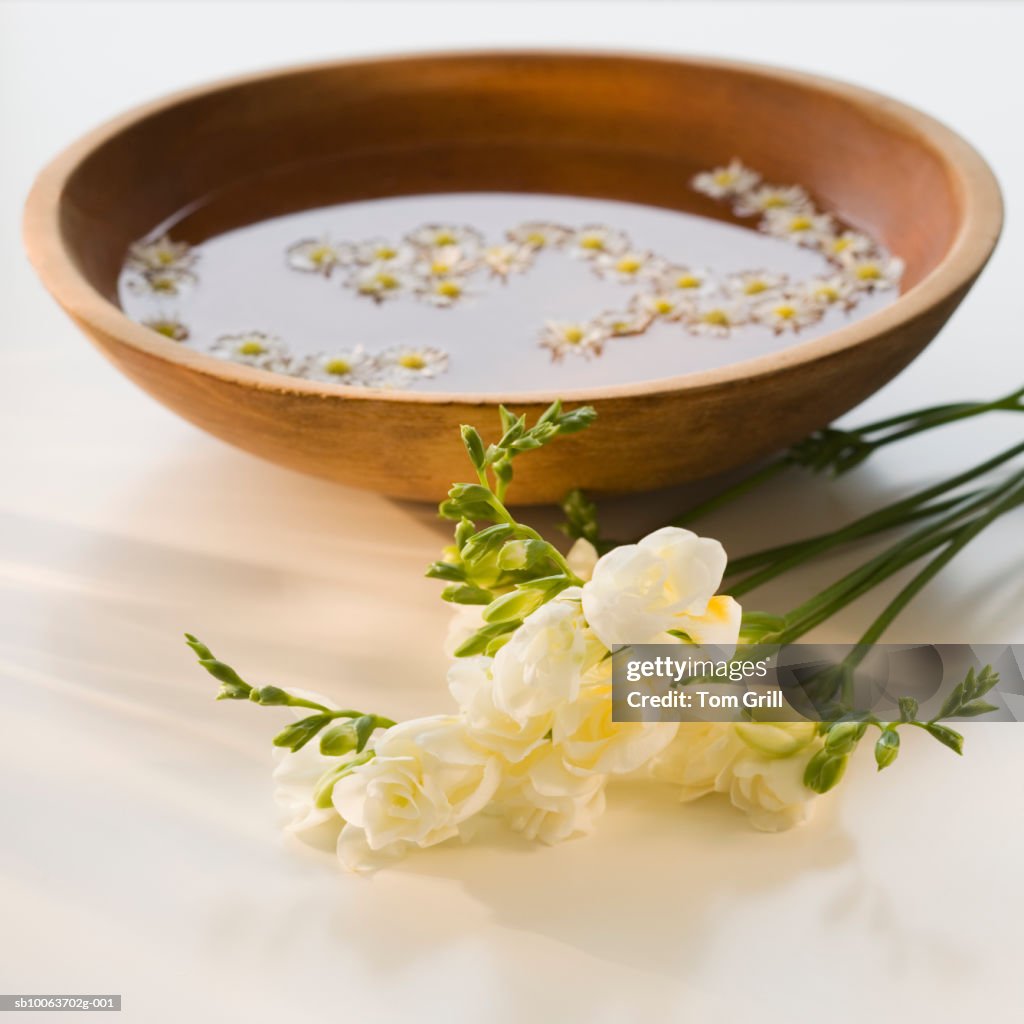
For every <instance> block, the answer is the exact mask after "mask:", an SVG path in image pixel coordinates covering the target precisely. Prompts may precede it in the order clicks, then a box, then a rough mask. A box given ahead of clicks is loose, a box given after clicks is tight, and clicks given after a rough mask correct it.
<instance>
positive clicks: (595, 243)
mask: <svg viewBox="0 0 1024 1024" xmlns="http://www.w3.org/2000/svg"><path fill="white" fill-rule="evenodd" d="M580 248H581V249H590V250H592V251H600V250H601V249H603V248H604V239H603V238H602V237H601V236H600V235H584V236H583V237H582V238H581V239H580Z"/></svg>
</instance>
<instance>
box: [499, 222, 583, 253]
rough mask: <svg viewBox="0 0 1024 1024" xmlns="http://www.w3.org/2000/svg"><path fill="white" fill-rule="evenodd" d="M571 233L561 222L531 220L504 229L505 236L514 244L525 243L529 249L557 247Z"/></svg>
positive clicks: (562, 243) (563, 242) (561, 244)
mask: <svg viewBox="0 0 1024 1024" xmlns="http://www.w3.org/2000/svg"><path fill="white" fill-rule="evenodd" d="M571 234H572V232H571V230H570V229H569V228H567V227H565V226H564V225H562V224H552V223H551V222H550V221H543V220H533V221H527V222H526V223H525V224H520V225H519V226H518V227H514V228H512V229H510V230H509V231H506V232H505V237H506V238H507V239H508V240H509V241H510V242H512V243H513V244H514V245H526V246H529V248H531V249H558V248H560V247H561V246H563V245H564V244H565V242H566V240H567V239H568V238H569V236H570V235H571Z"/></svg>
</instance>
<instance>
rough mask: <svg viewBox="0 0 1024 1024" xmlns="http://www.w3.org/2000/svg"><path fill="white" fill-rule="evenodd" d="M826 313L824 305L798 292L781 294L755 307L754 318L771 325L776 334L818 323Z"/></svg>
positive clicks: (758, 321) (760, 322) (767, 325)
mask: <svg viewBox="0 0 1024 1024" xmlns="http://www.w3.org/2000/svg"><path fill="white" fill-rule="evenodd" d="M823 313H824V310H823V308H822V306H820V305H817V304H815V303H813V302H808V301H807V300H806V299H804V298H802V297H801V296H799V295H797V294H793V295H788V294H787V295H779V296H776V297H775V298H773V299H769V300H768V301H767V302H764V303H762V304H761V305H759V306H757V307H755V309H754V312H753V314H752V316H753V319H754V320H755V321H756V322H757V323H759V324H764V325H765V326H766V327H770V328H771V329H772V330H773V331H774V332H775V333H776V334H783V333H785V332H786V331H794V332H795V331H799V330H800V329H801V328H803V327H808V326H810V325H811V324H813V323H817V322H818V321H819V320H820V319H821V318H822V315H823Z"/></svg>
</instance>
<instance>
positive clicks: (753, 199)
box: [733, 185, 812, 217]
mask: <svg viewBox="0 0 1024 1024" xmlns="http://www.w3.org/2000/svg"><path fill="white" fill-rule="evenodd" d="M809 209H812V206H811V199H810V196H808V195H807V193H806V192H805V191H804V189H802V188H801V187H800V186H799V185H762V186H761V187H760V188H756V189H753V190H752V191H750V192H744V193H742V194H741V195H739V196H738V197H737V199H736V203H735V204H734V206H733V213H735V214H736V215H737V216H738V217H754V216H756V215H757V214H765V213H768V211H769V210H791V211H793V210H809Z"/></svg>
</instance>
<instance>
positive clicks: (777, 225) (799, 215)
mask: <svg viewBox="0 0 1024 1024" xmlns="http://www.w3.org/2000/svg"><path fill="white" fill-rule="evenodd" d="M758 227H760V229H761V230H762V231H763V232H765V234H768V235H774V236H775V237H776V238H784V239H785V240H786V241H788V242H796V243H797V245H810V246H814V247H817V246H818V243H819V240H820V239H821V238H823V237H828V236H830V235H832V234H834V231H835V222H834V221H833V219H832V215H831V214H828V213H815V212H814V211H813V210H811V209H806V210H769V211H768V212H767V213H766V214H765V215H764V220H762V221H761V223H760V224H759V225H758Z"/></svg>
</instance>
